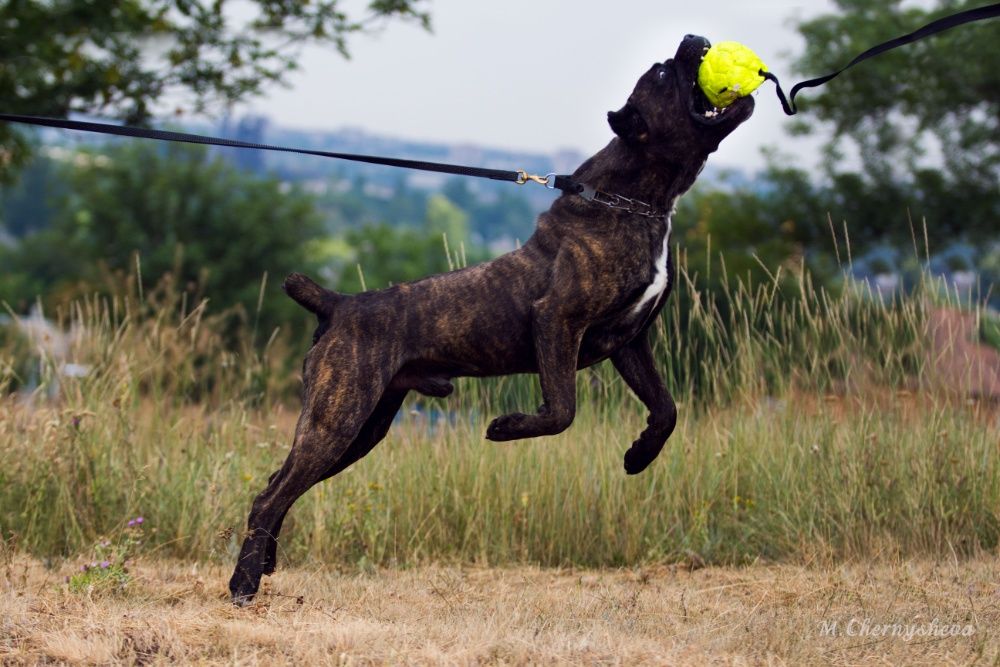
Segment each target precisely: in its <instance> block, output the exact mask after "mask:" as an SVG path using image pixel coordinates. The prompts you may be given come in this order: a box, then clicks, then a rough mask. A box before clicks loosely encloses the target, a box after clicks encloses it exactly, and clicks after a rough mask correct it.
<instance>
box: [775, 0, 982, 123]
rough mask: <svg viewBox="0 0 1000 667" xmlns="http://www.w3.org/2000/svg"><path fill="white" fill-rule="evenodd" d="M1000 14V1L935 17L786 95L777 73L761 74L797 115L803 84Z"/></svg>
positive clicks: (814, 83)
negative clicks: (796, 100)
mask: <svg viewBox="0 0 1000 667" xmlns="http://www.w3.org/2000/svg"><path fill="white" fill-rule="evenodd" d="M998 16H1000V3H996V4H992V5H987V6H985V7H977V8H975V9H968V10H966V11H964V12H959V13H958V14H952V15H951V16H945V17H943V18H940V19H938V20H937V21H932V22H930V23H928V24H927V25H925V26H924V27H922V28H920V29H919V30H914V31H913V32H911V33H910V34H908V35H903V36H902V37H897V38H896V39H890V40H889V41H888V42H883V43H882V44H879V45H878V46H873V47H872V48H870V49H868V50H867V51H865V52H864V53H862V54H861V55H859V56H858V57H856V58H855V59H854V60H852V61H851V62H849V63H847V65H845V66H844V67H842V68H840V69H839V70H837V71H836V72H834V73H833V74H827V75H826V76H821V77H818V78H816V79H809V80H808V81H803V82H802V83H797V84H795V86H794V87H793V88H792V92H791V94H790V95H789V96H788V97H787V98H786V97H785V92H784V91H783V90H782V89H781V84H780V83H778V77H776V76H774V74H771V73H770V72H764V71H761V73H760V74H761V76H763V77H764V78H765V79H770V80H771V81H774V85H775V86H776V87H777V91H778V99H779V100H781V106H782V107H783V108H784V110H785V113H786V114H788V115H789V116H794V115H795V114H796V113H798V111H799V110H798V107H796V106H795V96H796V95H797V94H798V93H799V91H800V90H802V89H803V88H815V87H816V86H822V85H823V84H824V83H826V82H827V81H830V80H831V79H833V78H835V77H837V76H838V75H840V74H842V73H843V72H845V71H847V70H849V69H850V68H852V67H854V66H855V65H857V64H858V63H860V62H862V61H865V60H868V59H869V58H874V57H875V56H877V55H880V54H882V53H885V52H886V51H891V50H892V49H895V48H897V47H900V46H903V45H905V44H910V43H912V42H916V41H919V40H921V39H924V38H925V37H930V36H931V35H936V34H937V33H939V32H944V31H945V30H950V29H951V28H956V27H958V26H960V25H964V24H966V23H972V22H973V21H983V20H985V19H992V18H996V17H998Z"/></svg>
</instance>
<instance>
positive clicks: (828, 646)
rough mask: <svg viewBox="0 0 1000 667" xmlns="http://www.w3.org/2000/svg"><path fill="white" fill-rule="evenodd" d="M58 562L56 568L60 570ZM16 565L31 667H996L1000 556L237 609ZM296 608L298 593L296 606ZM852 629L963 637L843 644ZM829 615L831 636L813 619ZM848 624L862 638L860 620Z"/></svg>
mask: <svg viewBox="0 0 1000 667" xmlns="http://www.w3.org/2000/svg"><path fill="white" fill-rule="evenodd" d="M67 568H69V565H66V566H65V567H64V569H67ZM63 574H64V573H63V572H61V571H60V570H59V569H58V568H57V569H56V570H53V571H47V570H46V569H44V568H43V566H42V564H41V563H40V562H39V561H36V560H29V559H27V558H23V557H18V558H15V559H14V561H13V562H12V564H11V566H10V567H9V568H8V570H7V576H6V580H5V581H4V582H3V590H2V591H0V619H2V621H0V662H2V663H4V664H32V663H40V662H64V663H71V664H87V663H90V664H147V663H155V662H186V663H189V662H197V663H201V664H223V663H225V664H275V663H297V664H331V663H332V664H398V663H406V664H541V663H544V664H628V665H636V664H698V665H701V664H710V663H711V664H816V663H827V664H928V665H942V664H971V663H979V664H996V662H997V661H998V659H1000V641H998V634H997V627H998V624H1000V584H998V583H997V582H998V581H1000V560H998V559H996V558H993V557H986V556H982V557H980V558H978V559H975V560H972V561H966V562H958V561H951V562H929V561H923V562H897V563H887V564H879V565H872V564H862V563H846V564H839V565H835V566H834V565H828V566H816V565H813V566H809V567H807V566H792V565H760V564H758V565H752V566H748V567H745V568H715V567H711V568H705V569H701V570H696V571H693V572H692V571H688V570H687V569H685V568H682V567H657V568H649V569H641V570H629V571H625V570H617V571H615V570H605V571H596V570H567V569H561V570H555V569H536V568H525V567H519V568H510V569H502V568H501V569H483V568H459V567H425V568H416V569H410V570H378V571H376V572H374V573H369V574H351V575H345V574H338V573H336V572H334V571H330V570H309V569H298V570H291V571H279V572H278V573H277V574H276V575H275V576H274V577H272V578H271V579H270V580H269V583H268V585H267V586H268V587H267V588H266V589H265V590H267V591H268V594H265V595H262V596H261V598H260V601H259V602H258V603H257V604H256V605H255V606H252V607H250V608H247V609H237V608H234V607H232V606H231V605H230V604H229V603H228V601H227V600H226V599H225V598H226V591H225V581H226V575H227V572H226V571H224V570H223V569H222V568H220V567H218V566H215V565H212V566H205V565H193V564H184V563H181V562H176V561H159V562H148V561H147V562H142V563H140V564H139V565H138V566H137V567H136V568H135V574H136V575H137V576H136V580H135V581H134V582H133V583H132V584H131V586H130V588H129V590H128V591H127V592H126V593H123V594H118V595H104V596H92V597H88V596H79V595H72V594H70V593H68V592H67V590H66V587H65V586H64V585H62V584H61V580H62V575H63ZM299 596H301V597H299ZM851 619H858V620H859V621H861V620H863V619H871V622H873V623H878V624H892V623H900V624H904V625H907V624H914V625H916V626H917V627H920V626H923V625H926V624H929V623H931V622H932V621H933V620H934V619H938V623H939V624H951V623H955V624H958V625H960V626H966V625H968V626H971V632H972V635H971V636H968V637H966V636H952V637H944V638H941V637H937V638H934V637H930V638H929V637H926V636H914V637H912V638H910V639H909V640H907V639H906V638H903V637H899V636H896V637H893V636H888V637H882V636H871V635H869V636H861V635H859V634H858V633H857V632H855V633H854V636H851V633H850V632H849V630H848V627H849V626H848V623H849V622H850V621H851ZM824 621H827V622H831V621H838V622H839V624H840V625H839V626H838V629H839V632H838V633H837V635H836V636H824V634H823V631H822V623H823V622H824ZM855 629H857V628H856V626H855Z"/></svg>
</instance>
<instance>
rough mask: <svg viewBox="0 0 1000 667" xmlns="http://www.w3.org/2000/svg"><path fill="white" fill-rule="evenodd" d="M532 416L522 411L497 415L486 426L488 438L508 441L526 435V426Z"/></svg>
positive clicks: (496, 440) (495, 440)
mask: <svg viewBox="0 0 1000 667" xmlns="http://www.w3.org/2000/svg"><path fill="white" fill-rule="evenodd" d="M529 419H530V417H529V416H528V415H526V414H522V413H520V412H513V413H511V414H509V415H501V416H500V417H497V418H496V419H494V420H493V421H492V422H490V425H489V426H488V427H487V428H486V439H487V440H492V441H494V442H506V441H508V440H517V439H518V438H522V437H524V435H523V434H524V426H525V424H526V423H527V421H528V420H529Z"/></svg>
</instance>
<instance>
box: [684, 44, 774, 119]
mask: <svg viewBox="0 0 1000 667" xmlns="http://www.w3.org/2000/svg"><path fill="white" fill-rule="evenodd" d="M766 71H767V65H765V64H764V61H762V60H761V59H760V58H758V57H757V54H756V53H754V52H753V51H751V50H750V49H748V48H747V47H745V46H743V45H742V44H740V43H739V42H719V43H718V44H716V45H715V46H713V47H712V48H710V49H709V50H708V52H707V53H706V54H705V57H704V59H703V60H702V61H701V66H700V67H699V68H698V86H699V87H700V88H701V90H702V92H703V93H705V97H707V98H708V101H709V102H711V103H712V104H713V105H714V106H715V107H717V108H719V109H722V108H725V107H727V106H729V105H730V104H732V103H733V102H735V101H736V100H738V99H739V98H741V97H745V96H747V95H749V94H750V93H752V92H753V91H755V90H757V88H758V86H760V84H762V83H764V81H765V78H764V76H763V74H762V72H766Z"/></svg>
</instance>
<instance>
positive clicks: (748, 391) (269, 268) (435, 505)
mask: <svg viewBox="0 0 1000 667" xmlns="http://www.w3.org/2000/svg"><path fill="white" fill-rule="evenodd" d="M977 4H981V2H965V1H958V0H925V1H921V2H910V1H902V0H877V1H874V2H873V1H871V0H829V1H824V2H809V3H807V2H779V1H775V0H772V1H764V2H754V3H748V2H738V1H737V0H717V1H716V2H714V3H711V4H710V5H709V4H704V3H701V4H699V3H665V2H652V1H647V0H619V1H618V2H614V3H579V2H569V1H568V0H567V1H562V2H544V3H520V2H505V3H482V2H476V3H472V2H460V1H459V0H437V1H435V2H425V1H422V0H370V1H367V2H361V1H347V0H344V1H335V0H322V1H321V0H312V1H310V2H284V1H277V0H254V1H251V0H241V1H236V0H230V1H226V2H224V1H222V0H128V1H122V2H106V1H96V0H95V1H90V0H50V1H46V2H42V1H28V0H0V110H2V111H4V112H11V113H20V114H34V115H42V116H56V117H74V118H90V119H100V120H104V121H109V122H124V123H128V124H132V125H149V126H154V127H162V128H173V129H178V130H183V131H189V132H195V133H203V134H213V135H220V136H225V137H231V138H234V139H241V140H245V141H254V142H267V143H271V144H281V145H289V146H296V147H301V148H309V149H321V150H329V151H342V152H357V153H365V154H376V155H387V156H395V157H402V158H415V159H423V160H432V161H439V162H454V163H459V164H469V165H478V166H484V167H495V168H502V169H518V168H523V169H526V170H528V171H530V172H534V173H542V174H544V173H546V172H570V171H572V170H574V169H575V168H576V167H577V166H578V165H579V163H580V162H581V161H582V160H584V159H585V157H586V156H588V155H590V154H592V153H593V152H595V151H596V150H598V149H600V148H601V147H602V146H603V145H605V144H606V142H608V141H609V140H610V139H611V136H612V134H611V131H610V130H609V128H608V127H607V124H606V121H605V114H606V112H607V111H608V110H610V109H617V108H619V107H620V106H621V105H622V104H623V103H624V101H625V100H626V98H627V96H628V94H629V93H630V91H631V89H632V86H633V85H634V83H635V81H636V79H637V78H638V76H639V75H640V74H641V73H642V72H644V71H646V69H647V68H648V67H649V66H650V64H651V63H653V62H657V61H662V60H664V59H665V58H668V57H670V56H671V55H672V54H673V53H674V51H675V49H676V47H677V45H678V44H679V42H680V40H681V38H682V37H683V36H684V35H685V34H687V33H700V34H703V35H705V36H707V37H708V38H710V39H711V40H713V41H715V42H718V41H723V40H736V41H740V42H743V43H745V44H747V45H748V46H750V47H752V48H753V49H755V50H756V51H758V52H759V54H760V55H761V56H762V57H763V59H764V60H765V62H766V63H768V65H769V66H770V69H771V70H772V71H774V72H776V73H777V74H778V75H779V76H780V78H781V79H782V81H783V82H784V83H785V87H786V89H788V88H790V87H791V86H792V84H794V83H795V82H796V81H798V80H802V79H807V78H812V77H815V76H819V75H821V74H825V73H827V72H830V71H832V70H834V69H836V68H838V67H839V66H841V65H843V64H844V63H846V62H848V61H849V60H850V59H851V58H853V57H854V56H855V55H856V54H858V53H861V52H862V51H864V50H866V49H868V48H869V47H871V46H872V45H875V44H878V43H880V42H883V41H885V40H887V39H890V38H893V37H896V36H898V35H902V34H905V33H907V32H910V31H912V30H914V29H916V28H918V27H920V26H922V25H924V24H925V23H927V22H929V21H931V20H933V19H934V18H937V17H939V16H942V15H944V14H947V13H951V12H955V11H959V10H961V9H965V8H968V7H971V6H975V5H977ZM997 62H1000V21H992V22H985V23H979V24H975V25H968V26H964V27H961V28H958V29H956V30H952V31H949V32H947V33H944V34H941V35H938V36H935V37H933V38H931V39H928V40H925V41H921V42H919V43H917V44H913V45H910V46H907V47H905V48H902V49H899V50H897V51H894V52H892V53H890V54H887V55H884V56H881V57H879V58H877V59H875V60H871V61H868V62H865V63H863V64H862V65H860V66H858V67H857V68H855V69H853V70H851V71H849V72H848V73H846V74H844V75H842V76H841V77H840V78H838V79H836V80H835V81H833V82H831V83H829V84H828V85H826V86H824V87H822V88H819V89H813V90H807V91H805V92H804V93H803V94H802V96H801V97H800V98H799V104H800V108H801V113H800V114H799V115H797V116H796V117H794V118H792V119H789V118H787V117H785V116H784V115H783V113H782V112H781V108H780V106H779V103H778V101H777V99H776V98H775V97H774V93H773V86H772V85H771V84H765V85H764V86H763V87H762V88H761V89H760V91H759V92H758V93H757V111H756V113H755V115H754V117H753V118H751V119H750V120H749V121H748V122H747V123H746V124H745V125H743V126H742V127H740V128H739V129H738V130H737V131H736V132H735V133H734V134H733V135H732V136H731V137H730V138H728V139H727V140H726V142H725V143H724V145H723V146H722V147H721V148H720V150H719V151H718V153H717V154H715V155H713V156H712V158H711V159H710V161H709V165H708V167H707V168H706V170H705V171H704V173H703V174H702V177H701V178H700V180H699V182H698V184H697V185H696V187H695V188H694V190H693V191H692V192H690V193H689V194H687V195H686V196H685V197H684V198H683V199H682V201H681V204H680V207H679V210H678V212H677V215H676V216H675V219H674V229H675V237H674V242H675V246H674V252H675V257H676V260H677V261H676V272H677V275H676V276H675V280H674V284H675V289H674V291H673V294H672V297H671V300H670V301H669V302H668V305H667V307H666V308H665V309H664V312H663V314H662V315H661V317H660V319H659V320H658V321H657V322H656V323H655V326H654V328H653V333H652V337H653V342H654V353H655V354H656V357H657V366H658V368H659V369H660V370H661V372H662V373H663V374H664V377H665V381H666V383H667V385H668V387H669V388H670V390H671V391H672V392H673V394H674V396H675V398H676V399H677V401H678V404H679V406H680V409H679V414H680V422H679V424H678V427H677V432H676V433H675V435H674V436H673V437H672V438H671V439H670V440H669V441H668V444H667V446H666V448H665V449H664V452H663V453H662V454H661V456H660V460H659V461H657V462H656V464H655V465H654V466H652V467H651V468H650V471H649V473H646V474H644V475H643V476H640V477H639V478H626V476H625V475H623V474H622V470H621V455H622V453H623V452H624V451H625V450H626V449H627V448H628V446H629V444H630V443H631V441H632V439H633V438H634V437H635V435H636V434H638V433H639V432H640V431H641V429H642V428H643V427H644V424H645V420H646V416H647V412H646V409H645V408H644V406H642V405H641V404H639V402H638V401H637V400H636V399H635V398H634V396H632V394H631V393H630V392H629V391H628V389H627V387H625V386H624V384H623V383H622V382H621V379H620V378H619V377H618V375H617V374H616V373H615V372H614V369H613V368H611V367H610V365H609V364H607V363H605V364H601V365H598V366H595V367H593V368H590V369H587V370H586V371H585V372H581V373H580V374H579V379H578V390H579V407H580V409H579V410H578V413H577V418H576V423H575V425H574V427H573V428H572V429H570V430H568V431H567V432H566V433H564V434H561V435H559V436H558V437H556V438H554V439H539V440H538V441H531V442H525V443H518V444H516V445H513V446H510V447H496V446H493V445H489V444H486V443H484V442H483V441H482V433H483V431H484V429H485V425H486V423H487V422H488V420H489V419H491V418H493V417H495V416H497V415H499V414H503V413H505V412H509V411H511V410H529V409H531V408H532V406H535V405H538V401H539V395H538V393H539V392H538V386H537V379H536V378H535V377H534V376H530V377H511V378H498V379H489V380H484V381H478V380H477V381H472V380H461V381H458V382H457V383H456V385H457V386H456V392H455V395H454V396H453V397H451V398H449V399H448V400H446V401H445V400H438V399H428V398H426V397H422V396H415V395H411V396H410V397H409V398H408V400H407V403H406V404H405V407H404V408H403V409H402V410H401V412H400V414H399V416H398V418H397V424H396V426H394V428H393V429H392V430H391V431H390V433H389V436H388V440H389V442H387V443H386V444H385V445H383V446H382V447H381V448H380V449H379V451H378V452H377V453H376V455H374V456H371V457H368V458H367V459H366V460H365V461H364V462H363V463H362V464H360V465H359V466H358V470H357V471H356V472H355V473H353V474H351V475H344V476H343V477H338V479H337V480H336V484H335V485H323V486H321V487H319V488H318V489H317V490H316V491H315V492H310V493H309V494H307V496H306V498H305V499H304V500H303V503H301V504H300V505H297V507H296V510H294V511H293V513H292V516H291V517H290V520H289V522H288V523H286V531H287V534H288V535H289V539H288V541H285V540H284V538H283V542H282V544H283V549H285V550H286V551H285V552H283V553H287V554H288V555H289V557H290V558H291V560H292V562H298V563H303V562H337V563H342V564H349V565H352V566H353V565H358V566H360V567H363V568H364V567H369V566H371V564H372V563H376V564H380V565H392V564H398V563H420V562H425V561H435V560H444V561H446V562H455V561H458V562H476V563H492V564H496V563H511V562H521V563H523V562H530V563H541V564H550V565H566V564H570V565H583V566H602V567H603V566H621V565H631V564H635V563H641V562H661V561H670V562H676V561H679V560H686V561H688V562H690V563H692V564H694V565H693V566H698V565H697V564H698V563H702V564H704V563H706V562H717V563H738V564H744V563H750V562H758V559H760V558H793V559H794V558H798V559H801V561H802V562H813V560H814V559H816V558H819V559H820V560H821V561H822V560H823V559H826V558H833V557H838V556H840V557H846V558H856V557H866V555H870V554H874V553H877V554H889V557H892V556H894V555H896V554H901V555H917V554H934V555H935V557H940V556H942V555H946V556H947V557H948V558H949V559H950V558H952V556H953V555H954V554H955V553H960V554H975V553H977V550H981V549H987V550H990V549H995V548H996V546H997V544H1000V514H998V509H997V508H1000V462H998V459H997V449H996V443H997V433H998V428H1000V416H998V411H997V407H998V406H1000V352H998V350H1000V320H998V318H997V311H996V308H997V306H998V305H1000V294H998V290H997V289H996V285H997V281H998V279H1000V224H998V221H1000V188H998V183H1000V68H998V67H997V66H996V63H997ZM551 197H552V194H551V193H550V192H549V191H547V190H545V189H544V188H541V187H537V186H529V185H526V186H523V187H518V186H515V185H511V184H501V183H492V182H488V181H483V180H478V179H458V178H450V177H444V176H440V175H434V174H427V173H421V172H414V171H404V170H396V169H390V168H384V167H374V166H367V165H357V164H351V163H345V162H338V161H333V160H326V159H320V158H310V157H305V156H292V155H286V154H280V153H268V152H255V151H244V150H221V149H214V148H211V149H209V148H203V147H192V146H186V145H180V144H165V143H158V142H149V141H139V140H122V141H111V140H108V139H106V138H104V137H101V136H94V135H85V134H78V133H70V132H62V131H54V130H46V131H36V130H30V129H28V128H25V127H20V126H14V125H7V124H0V304H2V310H0V405H2V407H3V410H0V451H2V452H3V455H4V456H3V457H4V460H6V461H8V462H10V464H9V465H7V466H4V467H3V469H0V539H3V540H7V542H8V543H10V544H12V543H13V541H14V540H15V537H13V536H11V535H12V534H14V533H16V535H18V536H20V537H19V538H17V539H19V540H20V541H19V542H18V544H20V545H22V546H24V547H25V548H28V549H29V550H31V551H32V553H35V554H38V555H41V556H44V557H46V558H49V557H53V558H54V557H69V556H71V555H73V554H82V553H85V552H86V550H87V549H88V548H89V545H91V544H93V543H95V542H97V543H100V540H102V539H103V538H104V536H107V535H110V534H112V533H114V532H115V531H118V530H120V529H123V527H124V526H126V524H124V522H123V521H124V518H127V517H135V516H139V515H143V516H145V517H146V518H147V519H149V523H150V524H152V525H155V526H160V527H161V528H160V531H161V532H159V533H157V534H156V535H154V536H152V537H150V538H149V544H150V545H153V546H155V549H156V550H157V551H156V553H157V554H159V555H167V556H175V557H181V558H192V559H221V560H224V561H226V562H230V561H231V559H232V558H234V557H235V551H234V550H235V549H237V548H238V541H237V538H238V536H239V535H240V532H241V526H242V524H243V521H244V518H245V516H246V515H245V511H246V507H247V504H248V503H249V501H250V499H251V498H252V497H253V494H254V493H257V492H258V491H259V490H260V488H262V486H263V484H264V483H265V480H266V479H267V478H268V476H269V475H270V473H271V472H273V470H274V469H275V468H276V467H277V466H278V465H279V464H280V462H281V460H282V459H283V458H284V456H285V452H286V451H287V448H288V446H289V443H290V441H291V432H292V429H293V426H294V421H295V415H296V414H297V410H298V397H297V393H298V390H299V388H300V382H299V378H298V372H299V369H300V368H301V358H302V354H303V352H304V351H305V350H306V349H307V346H308V344H309V339H310V336H311V334H312V331H313V328H314V326H315V320H314V318H313V317H312V316H311V315H310V314H309V313H306V312H305V311H304V310H303V309H301V308H299V307H298V306H297V305H296V304H294V303H293V302H292V301H291V300H289V299H287V298H286V297H285V296H284V295H283V294H282V293H281V291H280V289H279V285H280V282H281V280H282V278H283V277H284V276H285V275H286V274H288V273H289V272H291V271H300V272H304V273H307V274H310V275H313V276H315V277H317V278H318V279H320V280H321V281H322V282H323V283H324V284H326V285H327V286H329V287H330V288H333V289H337V290H340V291H342V292H347V293H354V292H358V291H360V290H363V289H373V288H380V287H385V286H388V285H390V284H392V283H399V282H401V281H406V280H414V279H417V278H420V277H423V276H426V275H428V274H431V273H435V272H440V271H445V270H448V269H450V268H454V267H459V266H464V265H468V264H472V263H475V262H479V261H483V260H486V259H488V258H490V257H493V256H495V255H497V254H499V253H503V252H506V251H508V250H510V249H512V248H514V247H516V246H517V244H518V243H519V242H521V241H524V240H525V239H527V238H528V237H529V236H530V235H531V233H532V230H533V229H534V220H535V217H536V215H537V214H538V213H539V212H540V211H542V210H544V209H545V208H546V207H547V206H548V205H549V203H550V201H551ZM410 445H412V446H410ZM352 470H353V468H352ZM330 488H333V489H336V492H335V493H336V496H335V497H336V498H338V499H339V501H338V502H329V500H330V498H329V495H328V494H329V491H328V489H330ZM325 494H327V495H325ZM296 517H297V518H296ZM295 522H298V527H297V528H295V527H294V526H295ZM81 557H82V556H81ZM283 557H284V556H283ZM310 559H315V560H310ZM97 560H98V561H101V560H104V559H103V558H98V559H97ZM963 604H964V603H963Z"/></svg>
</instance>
